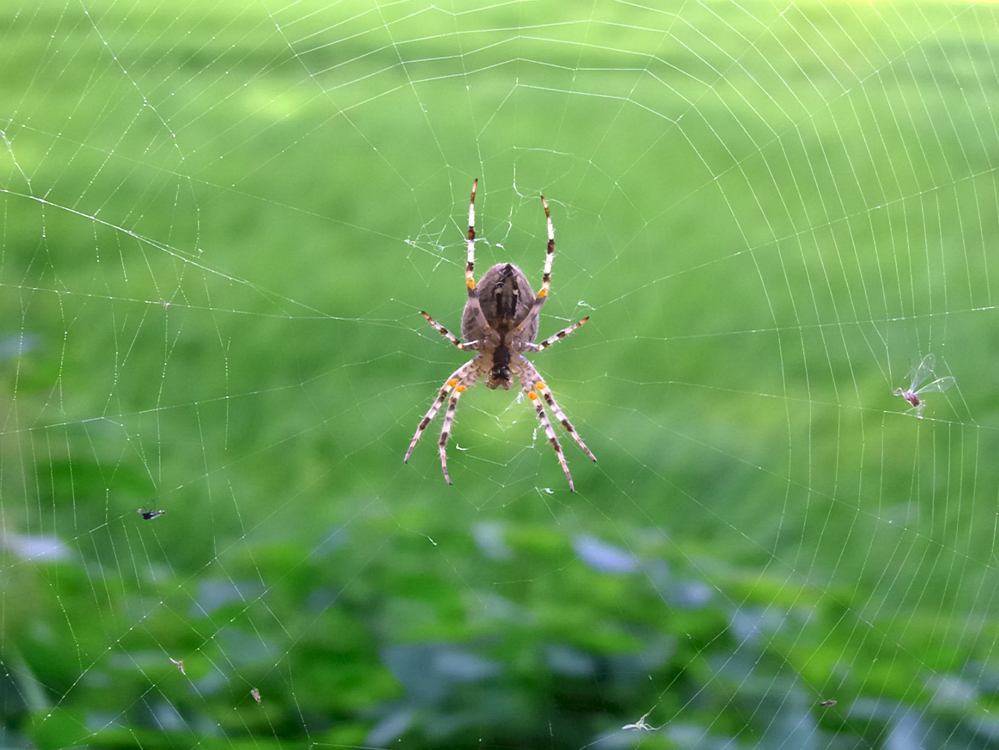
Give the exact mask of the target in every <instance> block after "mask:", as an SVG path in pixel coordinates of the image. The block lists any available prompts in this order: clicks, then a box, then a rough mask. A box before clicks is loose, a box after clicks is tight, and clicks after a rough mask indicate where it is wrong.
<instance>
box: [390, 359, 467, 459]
mask: <svg viewBox="0 0 999 750" xmlns="http://www.w3.org/2000/svg"><path fill="white" fill-rule="evenodd" d="M476 359H478V358H476ZM476 359H473V360H471V361H470V362H466V363H465V364H463V365H462V366H461V367H459V368H458V369H457V370H455V371H454V372H453V373H451V377H449V378H448V379H447V380H446V381H445V383H444V385H443V386H441V390H440V393H438V394H437V398H436V399H435V400H434V402H433V403H432V404H431V405H430V409H429V410H427V413H426V414H424V415H423V419H421V420H420V425H419V427H417V428H416V434H415V435H413V442H411V443H410V444H409V450H408V451H406V457H405V458H403V459H402V460H403V463H409V457H410V455H412V453H413V448H415V447H416V444H417V443H418V442H419V440H420V438H421V437H423V431H424V430H425V429H427V426H428V425H429V424H430V423H431V422H433V421H434V417H436V416H437V412H438V411H440V408H441V406H443V405H444V402H445V401H447V397H448V394H449V393H451V390H452V389H453V388H455V387H457V386H459V384H462V385H461V388H462V390H464V389H465V388H467V387H468V386H470V385H472V384H474V383H475V381H476V380H478V377H474V378H471V379H470V380H471V382H469V383H463V381H465V380H467V379H469V378H468V375H469V373H472V372H474V371H475V362H476ZM452 419H453V416H452ZM448 426H449V427H450V425H448ZM444 473H445V476H446V475H447V470H446V469H445V472H444Z"/></svg>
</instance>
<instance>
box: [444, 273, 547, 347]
mask: <svg viewBox="0 0 999 750" xmlns="http://www.w3.org/2000/svg"><path fill="white" fill-rule="evenodd" d="M477 288H478V294H479V303H480V304H481V306H482V314H483V316H484V317H485V319H486V322H487V323H488V324H489V326H490V328H492V329H493V330H494V331H497V332H498V333H500V334H501V335H502V334H506V333H507V332H509V331H512V330H513V329H514V328H516V327H517V326H518V325H520V323H521V322H522V321H523V320H524V318H526V317H527V315H528V313H529V312H530V311H531V305H533V304H534V299H535V297H534V290H532V289H531V284H530V282H529V281H528V280H527V277H526V276H525V275H524V272H523V271H521V270H520V269H519V268H517V266H515V265H513V264H512V263H498V264H496V265H495V266H493V267H492V268H490V269H489V270H488V271H486V272H485V274H484V275H483V276H482V279H481V280H480V281H479V283H478V284H477ZM469 307H470V306H469V305H466V306H465V313H464V315H463V316H462V320H461V333H462V335H463V336H464V337H465V340H466V341H475V340H476V339H479V338H482V331H481V330H479V325H478V324H477V323H476V321H475V313H474V309H471V310H470V309H469ZM537 334H538V320H537V318H536V317H535V319H534V320H532V321H529V322H528V323H527V325H525V326H524V328H523V329H522V330H521V331H519V332H518V333H517V339H518V340H519V341H534V339H535V337H536V336H537Z"/></svg>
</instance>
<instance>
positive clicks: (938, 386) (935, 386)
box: [916, 375, 954, 396]
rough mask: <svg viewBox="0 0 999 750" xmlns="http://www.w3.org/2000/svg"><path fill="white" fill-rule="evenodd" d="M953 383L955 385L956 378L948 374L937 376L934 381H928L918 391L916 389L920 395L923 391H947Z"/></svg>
mask: <svg viewBox="0 0 999 750" xmlns="http://www.w3.org/2000/svg"><path fill="white" fill-rule="evenodd" d="M952 385H954V378H952V377H951V376H950V375H948V376H947V377H945V378H937V379H936V380H934V381H933V382H932V383H927V384H926V385H924V386H923V387H922V388H920V389H919V390H918V391H916V395H917V396H919V395H922V394H923V393H937V392H940V391H946V390H947V389H948V388H950V387H951V386H952Z"/></svg>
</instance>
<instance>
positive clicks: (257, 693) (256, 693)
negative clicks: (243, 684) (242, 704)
mask: <svg viewBox="0 0 999 750" xmlns="http://www.w3.org/2000/svg"><path fill="white" fill-rule="evenodd" d="M250 695H252V696H253V700H255V701H256V702H257V703H258V704H259V703H260V691H259V690H257V689H256V688H253V690H251V691H250Z"/></svg>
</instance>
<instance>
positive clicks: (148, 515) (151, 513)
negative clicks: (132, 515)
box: [136, 508, 166, 521]
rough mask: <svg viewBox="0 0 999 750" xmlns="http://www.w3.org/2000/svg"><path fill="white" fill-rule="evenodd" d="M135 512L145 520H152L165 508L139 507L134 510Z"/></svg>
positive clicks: (162, 512) (161, 513) (163, 511)
mask: <svg viewBox="0 0 999 750" xmlns="http://www.w3.org/2000/svg"><path fill="white" fill-rule="evenodd" d="M136 513H138V514H139V515H140V516H142V517H143V518H145V519H146V520H147V521H152V520H153V519H154V518H159V517H160V516H162V515H163V514H164V513H166V511H165V510H143V509H142V508H139V509H138V510H137V511H136Z"/></svg>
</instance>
